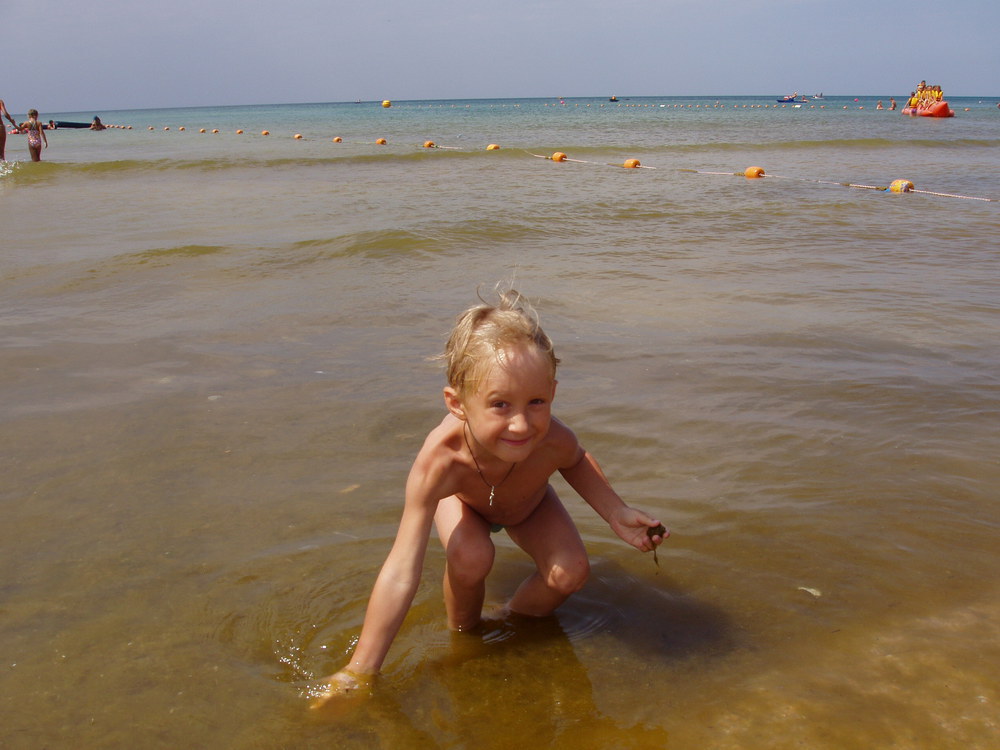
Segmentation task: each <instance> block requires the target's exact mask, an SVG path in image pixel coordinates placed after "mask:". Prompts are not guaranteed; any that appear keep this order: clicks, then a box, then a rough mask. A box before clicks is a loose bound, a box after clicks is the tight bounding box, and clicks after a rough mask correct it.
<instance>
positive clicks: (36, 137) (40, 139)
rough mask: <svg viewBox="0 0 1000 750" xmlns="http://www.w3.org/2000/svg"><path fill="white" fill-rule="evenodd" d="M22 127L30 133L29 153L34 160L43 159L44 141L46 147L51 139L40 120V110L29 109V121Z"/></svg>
mask: <svg viewBox="0 0 1000 750" xmlns="http://www.w3.org/2000/svg"><path fill="white" fill-rule="evenodd" d="M21 129H22V130H24V132H26V133H27V134H28V153H30V154H31V160H32V161H41V160H42V143H45V148H48V147H49V139H48V138H46V137H45V129H44V128H42V123H40V122H39V121H38V110H37V109H29V110H28V121H27V122H26V123H24V124H23V125H22V126H21Z"/></svg>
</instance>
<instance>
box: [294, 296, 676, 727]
mask: <svg viewBox="0 0 1000 750" xmlns="http://www.w3.org/2000/svg"><path fill="white" fill-rule="evenodd" d="M443 358H444V361H445V365H446V367H447V376H448V385H447V386H446V387H445V389H444V402H445V406H446V407H447V409H448V413H447V414H446V415H445V417H444V419H443V420H442V421H441V423H440V424H439V425H438V426H437V427H435V428H434V429H433V430H432V431H431V433H430V434H429V435H428V436H427V438H426V440H425V441H424V444H423V447H422V448H421V449H420V452H419V453H418V454H417V457H416V459H415V461H414V462H413V467H412V468H411V469H410V474H409V477H408V479H407V481H406V496H405V501H404V505H403V515H402V519H401V521H400V524H399V531H398V532H397V534H396V540H395V542H394V543H393V546H392V549H391V551H390V552H389V556H388V557H387V558H386V561H385V564H384V565H383V566H382V570H381V572H380V573H379V575H378V578H377V580H376V582H375V586H374V588H373V590H372V594H371V598H370V599H369V602H368V609H367V612H366V614H365V621H364V625H363V627H362V629H361V636H360V638H359V639H358V643H357V647H356V648H355V650H354V654H353V655H352V657H351V661H350V663H349V664H348V665H347V666H346V667H344V668H343V669H341V670H340V671H339V672H337V673H336V674H334V675H332V676H331V677H330V678H328V685H327V686H326V688H325V690H324V691H323V692H322V694H321V695H319V696H318V697H316V698H315V700H314V701H313V704H312V705H313V707H314V708H318V707H321V706H324V705H327V704H331V703H334V702H336V701H337V699H338V697H341V698H342V697H343V696H347V695H349V694H351V693H352V692H353V691H355V690H356V689H357V688H359V687H364V686H367V685H370V683H371V680H372V679H373V677H374V676H375V675H376V674H377V673H378V671H379V669H380V668H381V667H382V663H383V661H384V660H385V658H386V654H387V653H388V651H389V647H390V645H391V644H392V641H393V639H394V638H395V636H396V633H397V632H398V631H399V628H400V626H401V625H402V623H403V618H404V617H405V616H406V613H407V611H408V610H409V608H410V604H411V603H412V601H413V597H414V595H415V594H416V591H417V586H418V584H419V582H420V575H421V571H422V568H423V563H424V554H425V552H426V550H427V542H428V537H429V536H430V530H431V525H432V524H434V525H435V526H436V527H437V533H438V537H439V538H440V539H441V543H442V545H443V546H444V549H445V556H446V565H445V576H444V599H445V608H446V610H447V616H448V626H449V627H450V628H452V629H453V630H467V629H470V628H473V627H475V626H476V625H478V624H479V623H480V621H481V619H482V610H483V602H484V598H485V595H486V576H487V574H488V573H489V572H490V569H491V568H492V567H493V558H494V553H495V548H494V545H493V542H492V541H491V539H490V534H491V533H495V532H497V531H499V530H501V529H505V530H506V531H507V534H508V535H509V536H510V538H511V539H513V540H514V542H515V543H516V544H517V545H518V546H519V547H520V548H521V549H523V550H524V551H525V552H527V553H528V555H530V556H531V558H532V559H533V560H534V561H535V565H536V570H535V571H534V573H532V575H530V576H529V577H528V578H527V579H526V580H525V581H524V582H523V583H522V584H521V585H520V587H519V588H518V589H517V591H516V592H515V593H514V596H513V597H512V598H511V599H510V601H509V603H508V604H507V611H508V612H509V613H512V614H518V615H527V616H533V617H544V616H547V615H550V614H552V612H553V611H555V609H556V608H557V607H558V606H559V605H560V604H562V603H563V602H564V601H565V600H566V599H567V597H569V596H570V594H572V593H573V592H575V591H577V590H579V589H580V588H581V587H582V586H583V584H584V582H585V581H586V580H587V576H588V574H589V572H590V565H589V562H588V560H587V552H586V550H585V549H584V546H583V541H582V540H581V539H580V534H579V532H578V531H577V529H576V526H575V525H574V524H573V521H572V519H571V518H570V516H569V513H568V512H567V511H566V509H565V508H564V507H563V504H562V502H561V501H560V500H559V497H558V496H557V495H556V492H555V490H554V489H553V488H552V486H551V485H550V484H549V477H551V475H552V474H553V473H555V472H556V471H559V472H560V473H561V474H562V475H563V477H564V478H565V479H566V481H567V482H568V483H569V484H570V486H571V487H572V488H573V489H574V490H576V491H577V492H578V493H579V494H580V496H581V497H582V498H583V499H584V500H586V501H587V503H588V504H590V506H591V507H593V509H594V510H595V511H597V513H598V514H599V515H600V516H601V517H602V518H603V519H604V520H605V521H607V522H608V524H609V525H610V526H611V528H612V529H613V530H614V532H615V533H616V534H618V536H619V537H621V538H622V539H623V540H624V541H626V542H628V543H629V544H631V545H632V546H634V547H635V548H637V549H639V550H641V551H648V550H651V549H654V548H655V547H656V546H657V545H659V544H660V543H661V542H662V541H663V539H664V538H665V537H666V536H668V535H669V532H667V531H666V530H665V529H663V528H662V526H660V522H659V521H658V520H656V519H654V518H653V517H651V516H649V515H647V514H646V513H643V512H642V511H640V510H636V509H635V508H631V507H629V506H628V505H626V504H625V503H624V502H623V501H622V499H621V498H620V497H619V496H618V494H617V493H616V492H615V491H614V490H613V489H612V488H611V485H610V484H609V483H608V480H607V478H605V476H604V474H603V472H602V471H601V469H600V467H599V466H598V465H597V462H596V461H595V460H594V458H593V457H592V456H591V455H590V454H589V453H588V452H587V451H586V450H585V449H584V448H583V447H582V446H581V445H580V443H579V442H578V441H577V439H576V436H575V435H574V434H573V432H572V431H571V430H570V429H569V428H568V427H567V426H566V425H564V424H563V423H562V422H560V421H559V420H558V419H556V418H555V417H553V416H552V401H553V398H554V397H555V391H556V377H555V376H556V366H557V365H558V363H559V360H558V359H557V358H556V356H555V353H554V351H553V347H552V342H551V341H550V340H549V338H548V336H546V335H545V333H544V332H543V331H542V329H541V327H540V326H539V324H538V321H537V319H536V318H535V316H534V314H533V312H532V311H531V309H530V308H529V307H528V306H527V304H526V301H525V300H524V299H523V298H522V297H521V295H520V294H518V293H517V292H515V291H513V290H511V291H508V292H506V293H502V294H500V300H499V304H497V305H496V306H492V305H488V304H482V305H479V306H477V307H473V308H470V309H469V310H467V311H465V312H464V313H463V314H462V315H461V316H460V317H459V319H458V321H457V323H456V325H455V327H454V329H453V330H452V332H451V336H450V338H449V339H448V343H447V345H446V347H445V352H444V357H443Z"/></svg>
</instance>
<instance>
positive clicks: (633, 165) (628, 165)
mask: <svg viewBox="0 0 1000 750" xmlns="http://www.w3.org/2000/svg"><path fill="white" fill-rule="evenodd" d="M622 166H623V167H625V169H638V168H639V167H641V166H642V165H641V164H640V163H639V160H638V159H626V160H625V163H624V164H622Z"/></svg>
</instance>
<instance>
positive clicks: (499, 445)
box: [462, 346, 556, 471]
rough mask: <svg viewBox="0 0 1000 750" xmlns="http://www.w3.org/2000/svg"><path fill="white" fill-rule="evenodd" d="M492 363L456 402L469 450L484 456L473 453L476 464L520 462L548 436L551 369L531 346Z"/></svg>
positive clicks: (511, 351) (552, 388) (510, 351)
mask: <svg viewBox="0 0 1000 750" xmlns="http://www.w3.org/2000/svg"><path fill="white" fill-rule="evenodd" d="M497 360H498V361H497V363H496V365H494V366H493V367H492V368H491V369H490V370H489V371H488V372H487V374H486V376H485V377H484V378H483V380H482V382H481V383H480V384H479V387H478V388H477V389H476V392H475V393H472V394H468V395H467V396H466V397H465V398H463V399H462V407H463V411H464V414H465V419H466V422H467V423H468V425H469V431H470V432H471V433H472V436H473V439H474V441H475V446H476V447H478V448H479V449H481V450H482V451H484V452H485V453H486V454H487V455H484V456H479V451H478V450H477V451H476V454H477V458H479V459H480V460H481V462H482V460H483V459H485V461H487V462H488V461H489V460H490V458H491V457H492V458H493V459H494V460H495V461H498V462H503V463H512V462H518V461H523V460H524V459H526V458H527V457H528V456H530V455H531V452H532V451H533V450H534V449H535V448H536V447H537V446H538V445H539V443H541V442H542V440H544V439H545V436H546V435H547V434H548V432H549V425H550V424H551V421H552V399H553V397H554V396H555V388H556V383H555V380H553V378H552V365H551V363H550V361H549V360H548V358H547V356H546V355H545V354H543V353H542V352H540V351H539V350H538V349H537V348H535V347H533V346H519V347H516V348H513V349H505V350H502V351H501V352H499V356H498V357H497ZM484 469H485V466H484ZM487 471H488V470H487Z"/></svg>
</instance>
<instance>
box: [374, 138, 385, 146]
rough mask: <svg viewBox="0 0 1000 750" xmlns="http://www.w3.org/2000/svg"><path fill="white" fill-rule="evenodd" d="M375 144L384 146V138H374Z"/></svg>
mask: <svg viewBox="0 0 1000 750" xmlns="http://www.w3.org/2000/svg"><path fill="white" fill-rule="evenodd" d="M375 145H376V146H384V145H385V138H379V139H378V140H376V141H375Z"/></svg>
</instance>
